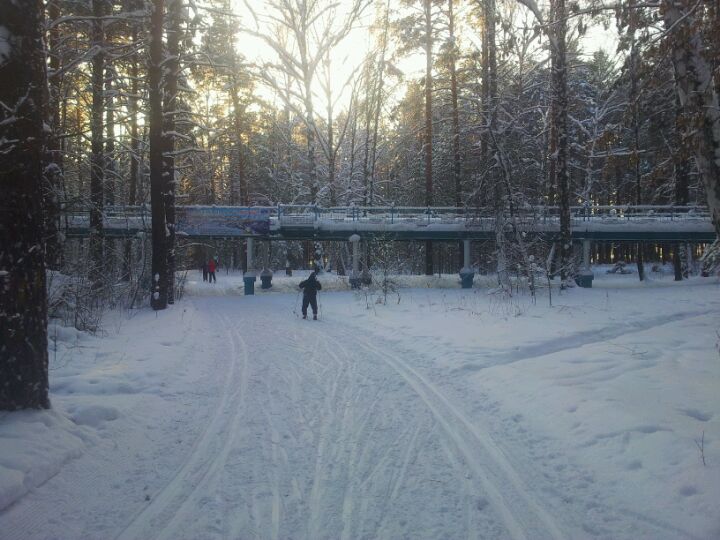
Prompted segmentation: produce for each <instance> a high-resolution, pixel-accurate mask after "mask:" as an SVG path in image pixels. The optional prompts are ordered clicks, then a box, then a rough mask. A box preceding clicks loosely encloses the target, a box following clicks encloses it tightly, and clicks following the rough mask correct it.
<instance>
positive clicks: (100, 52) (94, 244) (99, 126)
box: [90, 0, 105, 287]
mask: <svg viewBox="0 0 720 540" xmlns="http://www.w3.org/2000/svg"><path fill="white" fill-rule="evenodd" d="M92 10H93V17H94V18H93V21H92V46H93V48H94V49H95V53H94V55H93V58H92V76H91V81H92V112H91V118H90V138H91V154H90V258H91V261H92V269H91V270H92V280H93V282H94V284H95V286H96V287H100V280H101V278H102V274H103V268H104V266H105V264H104V256H103V251H104V238H103V237H104V231H103V205H104V199H105V197H104V191H105V189H104V182H105V158H104V154H103V107H104V105H105V103H104V101H105V100H104V96H103V82H104V77H105V32H104V27H103V26H104V23H103V20H102V17H103V16H104V15H105V0H92Z"/></svg>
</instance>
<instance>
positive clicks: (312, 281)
mask: <svg viewBox="0 0 720 540" xmlns="http://www.w3.org/2000/svg"><path fill="white" fill-rule="evenodd" d="M316 273H317V270H315V271H313V273H312V274H310V277H309V278H307V279H305V280H303V281H301V282H300V288H301V289H302V290H303V301H302V314H303V319H307V308H308V304H309V305H310V306H311V307H312V311H313V319H314V320H316V321H317V313H318V306H317V293H318V291H319V290H322V285H320V282H319V281H318V280H317V277H316Z"/></svg>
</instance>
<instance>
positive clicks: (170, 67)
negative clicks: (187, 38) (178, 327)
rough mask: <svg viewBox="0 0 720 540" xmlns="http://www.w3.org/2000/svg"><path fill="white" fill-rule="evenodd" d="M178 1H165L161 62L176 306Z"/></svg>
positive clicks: (170, 296)
mask: <svg viewBox="0 0 720 540" xmlns="http://www.w3.org/2000/svg"><path fill="white" fill-rule="evenodd" d="M181 10H182V3H181V0H168V13H167V20H168V29H167V53H168V57H167V59H166V60H165V62H164V67H165V84H164V94H163V97H164V100H165V101H164V103H163V182H164V184H165V188H164V189H165V193H164V197H163V198H164V201H165V224H166V226H167V230H168V234H167V238H166V247H165V249H166V251H167V302H168V304H174V303H175V188H176V179H175V176H176V174H177V173H176V171H175V132H176V130H177V122H176V118H177V116H178V114H179V108H180V100H179V99H178V77H179V75H180V18H181V17H182V11H181Z"/></svg>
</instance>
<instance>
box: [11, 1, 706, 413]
mask: <svg viewBox="0 0 720 540" xmlns="http://www.w3.org/2000/svg"><path fill="white" fill-rule="evenodd" d="M17 4H18V3H17V2H14V1H13V0H0V76H1V78H2V82H0V106H1V107H2V109H1V110H0V130H1V131H0V175H2V178H3V184H2V190H3V195H2V200H3V202H2V206H3V208H2V221H0V240H2V248H3V249H2V250H0V281H3V280H4V281H5V283H4V284H3V292H1V293H0V296H2V298H1V300H2V302H1V303H0V307H2V308H3V310H2V313H0V326H2V331H0V332H2V337H3V343H4V344H6V343H7V344H8V345H7V350H9V349H10V348H12V347H15V348H16V350H21V349H23V347H25V346H26V345H25V344H23V343H22V342H21V341H22V340H20V341H17V342H16V341H13V340H14V339H15V337H14V336H15V333H14V330H13V328H19V327H21V326H22V327H26V328H29V326H28V325H29V323H28V321H29V320H30V319H33V314H34V313H35V312H36V311H39V312H44V309H45V307H44V306H45V304H44V299H43V300H39V298H40V297H42V294H40V293H39V292H38V291H39V290H41V289H42V290H44V289H45V288H46V287H47V289H48V291H49V299H48V301H49V309H50V310H51V312H54V313H56V314H61V315H62V316H64V317H71V318H72V319H71V322H72V323H73V324H75V325H76V326H77V327H78V328H93V327H94V326H95V325H97V322H98V317H99V314H100V312H101V311H102V309H103V308H104V307H106V306H109V305H110V306H111V305H116V304H118V303H122V304H124V305H130V306H138V305H143V303H144V302H146V301H147V299H149V301H150V303H151V304H152V305H153V307H154V308H156V309H162V308H163V307H165V306H166V305H167V304H168V303H172V302H173V301H174V295H175V292H176V291H177V290H180V289H179V287H178V286H177V284H176V283H175V280H176V277H177V276H178V273H177V270H183V269H186V268H195V267H196V261H195V260H194V259H193V256H192V255H193V254H194V253H197V251H198V250H202V249H204V247H203V246H194V245H191V243H190V242H188V241H187V240H183V239H182V238H180V237H177V238H176V236H175V232H174V226H175V210H174V209H175V207H176V206H177V205H187V204H200V205H247V206H249V205H269V206H272V205H277V204H281V203H282V204H310V205H320V206H345V205H356V206H386V205H387V206H390V205H394V206H452V207H457V208H464V209H466V210H467V211H470V209H473V208H486V209H487V208H489V209H492V212H493V215H494V216H495V218H496V230H497V233H496V242H494V243H493V245H492V246H485V247H483V246H479V247H478V248H477V249H478V250H479V251H478V260H479V261H480V262H481V263H483V264H484V263H487V267H488V269H489V270H491V271H495V272H497V274H498V280H499V284H500V285H501V286H502V285H503V284H505V283H507V282H508V279H509V277H508V272H509V271H510V269H511V268H513V269H514V268H518V267H522V268H524V269H525V271H527V272H528V273H532V271H533V267H534V266H535V263H534V262H533V261H536V260H543V261H544V260H546V259H552V261H553V262H552V266H553V273H558V274H559V275H560V276H561V277H562V279H567V278H569V277H571V275H572V272H573V263H572V261H573V256H574V255H573V248H572V242H571V240H570V212H571V210H570V208H571V207H572V206H581V207H586V208H592V207H593V206H601V205H602V206H604V205H626V204H633V205H678V206H687V205H696V204H700V205H707V206H708V207H709V208H710V211H711V213H712V216H713V222H714V224H715V229H716V231H718V227H720V214H719V212H720V107H719V106H718V95H719V94H720V8H719V7H718V3H717V2H716V0H698V1H695V0H692V1H691V0H653V1H649V2H639V1H637V0H617V1H610V0H577V1H567V2H566V0H549V1H547V2H537V3H536V2H535V0H346V1H343V2H332V1H329V0H328V1H326V0H265V1H263V2H261V1H259V0H246V1H233V0H152V1H151V0H47V1H46V2H42V1H40V0H32V1H27V2H22V3H21V4H22V5H21V6H18V5H17ZM128 205H130V206H134V205H147V206H148V207H149V208H151V211H152V238H144V237H139V238H135V239H111V238H107V237H106V236H105V235H104V233H103V216H104V214H105V212H107V211H108V210H109V209H117V208H119V207H123V206H128ZM537 206H557V207H558V208H559V210H558V212H559V215H560V219H561V225H562V231H561V240H560V242H558V245H557V246H551V245H540V244H537V245H534V244H531V242H530V240H528V239H524V238H523V237H522V235H520V234H514V233H513V232H512V231H513V227H512V226H511V225H512V223H513V220H514V219H515V216H516V215H517V214H518V212H521V211H522V210H523V209H526V208H531V207H537ZM73 209H83V210H87V211H88V212H89V220H90V228H91V235H90V237H89V238H88V239H85V240H77V239H68V238H65V236H64V234H63V219H64V216H66V215H67V212H68V211H70V210H73ZM689 211H690V210H689ZM508 225H510V226H508ZM276 244H277V245H276ZM213 249H214V250H215V251H218V252H220V253H222V256H221V260H222V261H223V263H224V264H226V265H228V266H234V267H238V266H241V265H242V261H244V260H245V258H244V257H243V254H242V250H243V246H242V245H241V244H240V243H237V244H233V243H230V242H227V243H225V242H223V243H221V244H219V245H215V246H213ZM309 249H313V248H308V246H302V245H300V244H298V245H290V243H282V242H278V243H274V245H273V253H272V255H271V257H272V260H273V261H274V264H275V266H276V267H278V266H279V267H283V266H284V265H285V264H286V260H289V259H292V260H293V261H295V262H294V264H296V265H300V266H302V265H304V264H306V263H307V260H308V250H309ZM320 249H322V250H324V253H325V254H326V256H327V257H328V258H329V261H330V263H329V264H331V265H332V266H333V268H335V269H337V270H338V271H340V272H341V271H343V269H344V266H345V265H346V264H347V262H348V248H347V246H345V245H326V246H322V247H321V248H320ZM398 249H401V250H405V252H404V259H405V261H406V263H407V269H408V270H409V271H417V272H422V271H424V272H426V273H428V274H432V273H433V272H438V271H445V272H456V271H457V270H458V269H459V266H460V263H461V261H460V257H461V249H460V247H459V246H458V245H457V244H452V245H450V244H439V243H435V244H433V243H432V242H427V243H425V245H422V246H420V245H418V246H414V245H413V246H400V247H398ZM596 250H597V252H596V253H595V256H596V257H599V258H603V259H607V260H610V259H609V258H610V257H613V258H615V259H617V258H623V259H626V260H632V261H634V262H636V263H637V265H638V271H639V274H640V277H641V279H642V274H643V266H642V265H643V259H644V258H649V257H655V256H658V257H662V258H663V259H665V258H672V259H674V263H675V266H676V275H677V279H682V276H683V272H684V271H687V268H686V266H687V258H688V256H689V255H691V254H689V253H686V251H687V250H686V249H685V246H678V245H673V246H655V247H654V248H651V249H648V248H643V247H642V246H640V245H639V244H638V245H630V246H628V245H623V246H597V247H596ZM718 259H719V258H718V248H717V243H716V244H715V245H714V246H707V247H706V249H705V256H704V265H705V271H706V272H712V271H713V269H715V268H717V266H718ZM20 261H22V264H21V263H20ZM366 264H368V265H371V264H372V261H371V259H370V258H368V260H367V261H366ZM44 266H47V268H49V269H50V270H51V272H49V273H48V277H47V279H48V283H47V284H46V283H45V276H44V272H42V273H43V277H42V278H40V277H38V275H39V274H38V270H39V269H41V268H43V267H44ZM18 267H20V269H19V270H18ZM17 314H23V316H24V317H25V318H26V319H27V320H25V321H24V322H23V321H22V320H19V319H18V318H17ZM42 317H43V318H44V315H43V316H42ZM21 318H22V317H21ZM6 323H7V324H6ZM30 326H31V325H30ZM40 326H42V325H40ZM28 332H29V330H28ZM37 332H39V334H38V335H40V336H41V335H42V329H41V328H38V329H37ZM23 339H24V337H23ZM11 343H14V344H13V345H11ZM36 343H37V342H36ZM3 346H5V345H3ZM7 350H6V351H4V352H3V354H6V355H7V354H9V353H8V352H7ZM40 390H41V391H40V394H42V389H40ZM15 399H16V398H15V397H12V396H8V395H3V392H2V391H0V402H2V403H0V404H2V405H5V406H7V404H8V403H14V401H13V400H15ZM18 399H20V398H18ZM23 399H24V398H22V399H21V400H23ZM42 402H43V401H42V398H41V399H40V401H39V402H38V403H40V404H42Z"/></svg>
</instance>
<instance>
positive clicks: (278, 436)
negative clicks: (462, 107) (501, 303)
mask: <svg viewBox="0 0 720 540" xmlns="http://www.w3.org/2000/svg"><path fill="white" fill-rule="evenodd" d="M195 303H196V307H197V309H198V311H201V312H206V313H213V316H214V317H215V318H216V319H217V323H216V325H215V326H216V328H217V330H218V332H219V335H220V338H219V339H220V341H222V342H225V343H227V344H228V346H229V347H228V351H227V355H225V363H224V364H223V365H222V369H225V370H226V376H225V378H224V379H225V383H224V386H223V388H222V390H221V391H220V394H219V398H218V401H219V405H218V407H217V410H216V414H215V415H214V416H213V417H212V419H211V420H210V422H209V423H208V425H207V429H206V430H205V431H204V433H203V434H202V435H201V437H200V438H199V440H198V442H197V443H196V444H195V447H194V448H193V450H192V452H191V453H190V455H189V456H188V457H187V460H186V462H185V463H184V464H183V465H182V467H181V468H180V469H179V470H178V472H177V474H176V475H174V476H173V477H172V478H171V479H170V480H169V482H168V483H167V485H166V486H165V487H164V488H163V489H162V490H161V491H160V492H159V493H156V494H155V495H154V496H153V499H152V502H151V503H150V504H149V505H148V506H147V507H146V508H145V509H144V510H143V511H142V512H140V513H139V514H138V515H137V516H135V517H134V518H133V519H132V521H131V522H130V523H129V524H128V525H127V527H126V528H125V529H124V530H123V531H122V533H121V534H120V535H119V536H118V538H122V539H133V538H155V537H157V538H161V539H165V538H167V539H170V538H200V537H217V538H248V537H251V538H298V537H299V538H381V537H384V538H399V537H407V538H420V537H425V538H437V537H448V538H484V537H487V536H488V535H490V536H493V537H507V538H515V539H521V538H562V537H563V535H562V534H561V532H560V530H559V527H558V525H557V524H556V523H555V521H554V519H553V517H552V516H551V515H550V514H549V513H548V512H547V511H546V510H545V509H544V508H543V507H542V505H541V504H540V502H539V501H538V498H537V496H536V494H534V493H533V492H532V490H530V489H529V488H528V486H527V485H525V484H524V482H523V481H522V480H521V478H520V476H519V475H518V474H517V472H516V471H515V470H514V469H513V467H512V465H511V464H510V463H509V462H508V460H507V459H505V458H504V456H503V453H502V451H501V450H500V449H499V448H497V446H495V444H494V443H493V441H492V440H491V439H490V438H489V437H488V436H487V435H485V434H483V433H482V431H481V430H479V429H478V428H477V427H476V426H474V425H473V424H472V423H471V422H470V421H469V420H468V419H467V418H465V417H464V416H463V414H462V413H461V412H460V411H459V410H458V409H457V408H456V407H454V406H453V404H452V403H451V402H450V401H448V399H447V398H446V397H445V396H444V395H443V394H442V393H441V391H440V390H439V389H438V388H437V387H435V386H433V384H432V383H430V382H429V381H427V380H426V379H424V378H423V377H422V376H421V375H420V374H418V373H417V372H416V371H414V370H413V369H412V367H411V366H409V365H408V364H407V363H406V362H404V361H403V360H402V359H401V358H399V357H398V356H396V355H393V354H392V352H387V351H386V350H384V348H382V347H379V346H378V345H377V344H373V343H372V342H371V341H370V340H367V339H362V338H359V337H357V336H355V335H353V333H351V331H350V330H349V329H348V328H346V327H343V326H342V325H341V324H339V323H337V322H325V321H321V322H320V323H317V324H316V323H312V322H308V321H301V320H297V319H294V320H292V321H291V323H290V325H289V327H288V328H286V329H285V330H284V331H282V332H277V331H276V330H275V329H273V324H274V322H275V321H274V320H273V318H272V317H271V312H270V311H269V310H268V312H267V313H265V314H263V313H262V311H261V312H260V313H255V315H254V318H253V328H254V330H255V332H254V334H253V335H252V336H243V335H242V333H241V332H240V326H239V325H238V324H237V322H236V321H237V320H238V315H239V314H238V313H237V301H233V300H228V299H219V300H213V301H207V300H195ZM262 328H267V331H268V335H267V336H262V335H258V332H257V331H258V330H259V329H262Z"/></svg>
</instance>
